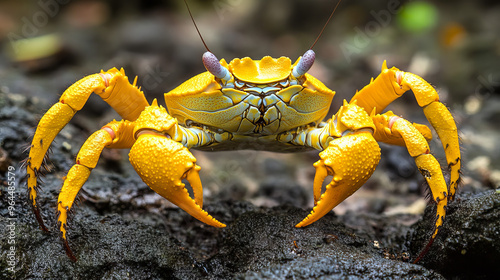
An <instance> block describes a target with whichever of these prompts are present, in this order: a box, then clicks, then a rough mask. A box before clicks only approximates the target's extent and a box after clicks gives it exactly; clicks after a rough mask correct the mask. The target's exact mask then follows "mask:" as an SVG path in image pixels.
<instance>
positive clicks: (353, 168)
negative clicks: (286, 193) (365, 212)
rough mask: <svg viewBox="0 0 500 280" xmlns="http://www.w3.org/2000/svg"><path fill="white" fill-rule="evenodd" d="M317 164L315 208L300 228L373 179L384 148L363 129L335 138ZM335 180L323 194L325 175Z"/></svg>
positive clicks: (299, 225)
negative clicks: (381, 148) (369, 179)
mask: <svg viewBox="0 0 500 280" xmlns="http://www.w3.org/2000/svg"><path fill="white" fill-rule="evenodd" d="M319 156H320V158H321V159H320V160H319V161H317V162H316V163H315V164H314V167H316V176H315V177H314V204H315V206H314V208H313V210H312V212H311V214H309V215H308V216H307V217H306V218H305V219H304V220H302V221H301V222H300V223H298V224H297V225H296V227H304V226H307V225H309V224H311V223H313V222H315V221H317V220H318V219H320V218H321V217H323V216H324V215H326V214H327V213H328V212H330V210H332V209H333V208H334V207H335V206H337V205H338V204H339V203H340V202H342V201H344V199H346V198H347V197H349V196H350V195H352V194H353V193H354V192H355V191H356V190H358V189H359V188H360V187H361V186H362V185H363V184H364V183H365V182H366V180H368V178H370V176H371V175H372V173H373V171H374V170H375V167H376V166H377V164H378V162H379V160H380V147H379V146H378V144H377V142H376V141H375V139H374V138H373V136H372V135H371V133H369V132H359V133H354V134H350V135H346V136H344V137H341V138H336V139H334V140H332V141H331V142H330V144H329V146H328V148H326V149H325V150H324V151H323V152H321V153H320V154H319ZM328 175H330V176H333V179H332V181H331V182H330V183H329V184H328V185H327V186H326V190H325V192H324V193H323V194H321V187H322V183H323V181H324V180H325V178H326V177H327V176H328Z"/></svg>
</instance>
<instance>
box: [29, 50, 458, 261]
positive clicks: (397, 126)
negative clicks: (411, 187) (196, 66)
mask: <svg viewBox="0 0 500 280" xmlns="http://www.w3.org/2000/svg"><path fill="white" fill-rule="evenodd" d="M313 61H314V52H312V50H309V51H307V52H306V53H305V54H304V56H303V57H302V58H299V59H298V60H297V61H296V62H295V63H294V64H292V63H291V60H290V59H289V58H286V57H281V58H278V59H275V58H271V57H264V58H262V59H261V60H252V59H250V58H243V59H234V60H233V61H231V62H230V63H229V64H227V63H226V62H225V60H221V61H219V60H217V59H216V58H215V56H214V55H213V54H211V53H208V54H207V53H205V55H204V56H203V62H204V64H205V67H206V68H207V70H208V71H207V72H205V73H202V74H199V75H197V76H195V77H193V78H191V79H190V80H188V81H186V82H184V83H183V84H181V85H180V86H178V87H177V88H175V89H174V90H172V91H170V92H168V93H166V94H165V102H166V106H167V108H164V107H163V106H160V105H158V102H157V101H156V100H154V101H153V102H152V103H151V104H149V103H148V102H147V101H146V98H145V97H144V94H143V93H142V92H141V91H140V90H139V89H138V88H137V87H136V86H135V84H136V81H134V82H133V83H132V84H131V83H130V82H129V80H128V78H127V77H126V76H125V72H124V71H123V70H117V69H115V68H113V69H110V70H108V71H102V72H101V73H99V74H94V75H90V76H88V77H85V78H83V79H81V80H80V81H78V82H76V83H75V84H74V85H72V86H70V87H69V88H68V89H67V90H66V91H65V92H64V93H63V95H62V96H61V98H60V100H59V102H58V103H56V104H55V105H54V106H52V107H51V108H50V109H49V111H48V112H47V113H46V114H45V115H44V116H43V117H42V119H41V120H40V123H39V124H38V127H37V130H36V133H35V135H34V138H33V141H32V144H31V149H30V153H29V157H28V158H27V161H26V171H27V177H28V178H27V185H28V190H29V198H30V200H31V202H32V206H33V209H34V213H35V216H36V218H37V220H38V222H39V224H40V225H41V227H42V229H44V230H47V229H46V228H45V226H44V223H43V220H42V217H41V214H40V210H39V205H38V204H37V200H36V197H37V188H38V187H39V185H40V183H39V181H38V179H39V177H40V170H41V168H42V166H43V165H44V163H45V159H46V152H47V149H48V148H49V145H50V143H51V142H52V141H53V139H54V137H55V136H56V135H57V134H58V133H59V131H60V130H61V129H62V128H63V127H64V126H65V125H66V124H67V123H68V122H69V121H70V119H71V118H72V117H73V115H74V114H75V113H76V112H77V111H78V110H80V109H81V108H82V107H83V106H84V104H85V102H86V101H87V99H88V98H89V96H90V94H92V93H96V94H98V95H99V96H101V97H102V99H103V100H105V101H106V102H107V103H108V104H109V105H110V106H111V107H112V108H114V109H115V110H116V111H117V112H118V113H119V114H120V115H121V116H122V118H123V120H121V121H112V122H110V123H108V124H107V125H105V126H104V127H103V128H102V129H100V130H98V131H96V132H95V133H94V134H92V135H91V136H90V137H89V138H88V139H87V141H86V142H85V143H84V144H83V146H82V148H81V150H80V152H79V153H78V155H77V158H76V164H75V165H74V166H73V167H72V168H71V169H70V170H69V172H68V175H67V176H66V179H65V181H64V184H63V187H62V189H61V192H60V194H59V198H58V206H57V211H58V217H57V219H58V223H59V226H58V227H59V230H60V232H61V234H62V239H63V241H64V245H65V249H66V253H67V254H68V256H69V257H70V258H72V259H74V260H76V258H75V257H74V254H73V253H72V251H71V250H70V248H69V244H68V241H67V214H68V211H69V210H70V209H71V207H72V205H73V202H74V200H75V198H76V196H77V194H78V191H79V190H80V189H81V187H82V186H83V184H84V183H85V181H86V180H87V178H88V177H89V175H90V172H91V170H92V169H93V168H94V167H95V166H96V165H97V161H98V159H99V156H100V154H101V152H102V150H103V149H104V148H130V153H129V159H130V162H131V164H132V165H133V166H134V169H135V170H136V171H137V173H138V174H139V175H140V176H141V178H142V179H143V181H144V182H145V183H146V184H147V185H148V186H150V187H151V188H152V189H153V190H155V191H156V192H157V193H158V194H160V195H161V196H163V197H165V198H166V199H168V200H169V201H171V202H172V203H174V204H176V205H178V206H179V207H180V208H182V209H183V210H185V211H186V212H188V213H189V214H191V215H192V216H193V217H195V218H197V219H199V220H200V221H202V222H204V223H206V224H209V225H212V226H215V227H224V226H225V225H224V224H223V223H221V222H219V221H218V220H216V219H215V218H213V217H212V216H210V215H209V214H208V213H207V212H205V211H204V210H203V209H202V207H203V197H202V193H203V192H202V184H201V180H200V177H199V175H198V173H199V170H200V167H199V166H198V165H197V164H196V158H195V157H194V156H193V155H192V154H191V153H190V151H189V149H190V148H196V149H202V150H210V151H216V150H234V149H255V150H273V151H278V152H289V151H299V150H306V149H316V150H319V151H321V152H320V154H319V155H320V160H318V161H317V162H316V163H315V164H314V167H315V168H316V175H315V178H314V183H313V189H314V192H313V193H314V208H313V209H312V211H311V214H309V216H307V217H305V218H304V219H303V220H302V221H301V222H299V223H298V224H297V225H296V226H297V227H303V226H307V225H309V224H311V223H313V222H315V221H317V220H318V219H320V218H321V217H322V216H324V215H325V214H326V213H328V212H329V211H330V210H332V209H333V208H334V207H335V206H336V205H338V204H339V203H340V202H342V201H343V200H344V199H345V198H347V197H349V196H350V195H351V194H353V193H354V192H355V191H356V190H357V189H358V188H360V187H361V186H362V185H363V184H364V183H365V182H366V180H367V179H368V178H369V177H370V176H371V175H372V173H373V172H374V170H375V168H376V166H377V164H378V162H379V160H380V148H379V146H378V143H377V142H386V143H389V144H395V145H402V146H405V147H407V149H408V152H409V154H410V155H411V156H412V157H414V158H415V162H416V164H417V167H418V168H419V170H420V171H421V173H422V174H423V175H424V177H425V178H426V180H427V182H428V183H429V186H430V189H431V192H432V197H433V199H434V200H435V201H436V203H437V210H436V211H437V212H436V222H435V228H434V231H433V234H432V237H431V241H430V242H429V245H428V246H427V248H428V247H429V246H430V244H431V243H432V240H433V239H434V238H435V236H436V235H437V233H438V230H439V228H440V226H441V225H442V224H443V219H444V216H445V214H446V205H447V203H448V200H451V199H453V196H454V194H455V191H456V188H457V186H458V182H459V171H460V149H459V144H458V135H457V129H456V125H455V122H454V120H453V118H452V116H451V114H450V112H449V111H448V109H447V108H446V107H445V106H444V105H443V104H442V103H441V102H440V101H439V97H438V94H437V93H436V91H435V90H434V88H433V87H432V86H430V85H429V84H428V83H427V82H425V81H424V80H423V79H422V78H420V77H418V76H417V75H414V74H412V73H408V72H403V71H400V70H398V69H397V68H394V67H393V68H390V69H389V68H387V67H386V64H385V62H384V64H383V66H382V72H381V74H380V75H379V76H378V77H377V78H376V79H372V81H371V82H370V84H369V85H367V86H366V87H364V88H363V89H361V90H360V91H358V92H357V93H356V94H355V95H354V97H353V98H352V99H351V101H349V102H347V101H345V100H344V103H343V105H342V106H341V108H340V109H339V111H338V112H337V113H336V114H335V115H333V116H332V117H331V118H330V119H328V120H326V121H323V119H324V118H325V116H326V115H327V113H328V111H329V109H330V104H331V101H332V99H333V97H334V94H335V93H334V92H333V91H331V90H330V89H328V88H327V87H326V86H325V85H324V84H323V83H321V82H320V81H319V80H317V79H315V78H314V77H313V76H311V75H309V74H307V73H306V72H307V70H308V69H309V68H310V67H311V66H312V62H313ZM410 89H411V90H412V91H413V93H414V95H415V98H416V99H417V102H418V104H419V105H420V106H421V107H423V108H424V113H425V115H426V116H427V118H428V120H429V122H430V123H431V125H432V126H433V127H434V129H435V130H436V131H437V133H438V135H439V137H440V139H441V141H442V143H443V147H444V149H445V152H446V158H447V161H448V166H449V168H450V172H451V179H450V185H449V186H447V184H446V182H445V180H444V177H443V174H442V173H441V167H440V165H439V163H438V162H437V161H436V159H435V158H434V156H432V154H430V150H429V146H428V143H427V141H429V140H430V139H431V137H432V136H431V131H430V129H429V128H428V127H427V126H425V125H420V124H412V123H410V122H408V121H407V120H405V119H403V118H401V117H399V116H396V115H394V114H393V113H392V112H390V111H388V112H385V113H382V112H383V110H384V109H385V107H386V106H387V105H389V104H390V103H391V102H392V101H394V100H395V99H397V98H398V97H400V96H401V95H402V94H403V93H404V92H406V91H408V90H410ZM167 109H168V111H167ZM328 176H331V178H332V179H331V182H329V183H328V185H327V186H326V188H325V189H324V191H323V190H322V183H323V181H324V180H325V179H326V178H327V177H328ZM183 179H186V180H187V181H188V182H189V183H190V185H191V187H192V189H193V196H194V197H193V198H192V197H190V196H189V193H188V191H187V190H186V189H185V188H184V184H183V183H182V180H183ZM424 251H425V250H424ZM424 253H425V252H424ZM421 256H422V255H421ZM421 256H419V257H418V258H417V260H418V259H419V258H420V257H421Z"/></svg>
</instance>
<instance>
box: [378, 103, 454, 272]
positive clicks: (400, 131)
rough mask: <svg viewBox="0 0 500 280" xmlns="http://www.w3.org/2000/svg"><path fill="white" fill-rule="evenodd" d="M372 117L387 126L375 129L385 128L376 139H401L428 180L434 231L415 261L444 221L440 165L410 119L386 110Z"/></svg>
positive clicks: (424, 250) (445, 189)
mask: <svg viewBox="0 0 500 280" xmlns="http://www.w3.org/2000/svg"><path fill="white" fill-rule="evenodd" d="M373 119H374V121H375V123H377V124H378V125H379V126H385V127H384V128H387V129H380V128H378V129H377V131H380V130H385V134H384V135H383V136H382V135H381V134H380V133H378V134H376V136H379V137H380V139H378V140H380V141H384V140H386V139H390V138H393V137H399V138H401V139H403V141H404V142H405V144H406V148H407V149H408V153H409V154H410V155H411V156H412V157H413V158H415V163H416V164H417V167H418V170H420V173H422V175H423V176H424V177H425V180H426V181H427V183H428V184H429V187H430V190H431V193H432V197H433V199H434V201H435V202H436V203H437V210H436V222H435V225H434V232H433V234H432V236H431V238H430V240H429V242H428V243H427V245H426V246H425V248H424V249H423V250H422V252H421V253H420V254H419V256H418V257H417V258H416V259H415V261H414V262H415V263H416V262H418V261H419V260H420V259H421V258H422V257H423V256H424V255H425V254H426V253H427V251H428V250H429V248H430V246H431V244H432V243H433V242H434V239H435V238H436V235H437V233H438V231H439V228H440V227H441V225H442V224H443V222H444V218H445V216H446V205H447V204H448V194H447V191H448V189H447V187H446V182H445V180H444V177H443V173H442V172H441V166H440V165H439V163H438V161H437V160H436V158H435V157H434V156H433V155H431V154H430V150H429V145H428V143H427V140H426V139H425V138H424V136H423V135H422V133H421V132H420V131H418V130H417V129H416V128H415V127H414V126H413V125H412V124H411V123H410V122H408V121H407V120H405V119H403V118H400V117H398V116H395V115H394V114H392V112H387V113H386V114H383V115H376V116H374V117H373Z"/></svg>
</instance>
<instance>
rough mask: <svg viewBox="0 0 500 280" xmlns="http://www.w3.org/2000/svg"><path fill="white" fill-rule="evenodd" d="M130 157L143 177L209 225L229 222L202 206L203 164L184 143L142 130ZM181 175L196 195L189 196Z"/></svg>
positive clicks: (221, 225)
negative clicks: (201, 170) (222, 221)
mask: <svg viewBox="0 0 500 280" xmlns="http://www.w3.org/2000/svg"><path fill="white" fill-rule="evenodd" d="M129 159H130V162H131V163H132V165H133V166H134V168H135V170H136V171H137V173H138V174H139V175H140V176H141V178H142V180H143V181H144V182H145V183H146V184H147V185H148V186H149V187H150V188H151V189H153V190H154V191H155V192H157V193H158V194H159V195H161V196H163V197H164V198H166V199H167V200H169V201H170V202H172V203H173V204H175V205H177V206H179V207H180V208H181V209H183V210H184V211H186V212H188V213H189V214H190V215H191V216H193V217H195V218H196V219H198V220H200V221H202V222H204V223H206V224H208V225H211V226H214V227H225V226H226V225H225V224H223V223H221V222H219V221H217V220H216V219H215V218H213V217H212V216H210V215H209V214H208V213H207V212H205V211H204V210H203V209H201V207H202V206H203V192H202V186H201V181H200V177H199V175H198V172H199V170H200V167H199V166H198V165H196V158H195V157H194V156H193V155H192V154H191V153H190V152H189V150H188V149H187V148H185V147H184V146H183V145H182V144H180V143H177V142H175V141H173V140H171V139H170V138H168V137H167V136H165V135H160V134H156V133H154V132H146V133H140V134H139V136H138V138H137V141H136V142H135V144H134V146H133V147H132V149H130V154H129ZM182 179H186V180H187V181H188V182H189V183H190V184H191V187H192V188H193V193H194V199H192V198H191V197H190V196H189V193H188V191H187V189H186V188H185V187H184V184H183V183H182V182H181V180H182Z"/></svg>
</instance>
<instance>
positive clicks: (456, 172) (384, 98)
mask: <svg viewBox="0 0 500 280" xmlns="http://www.w3.org/2000/svg"><path fill="white" fill-rule="evenodd" d="M409 90H411V91H412V92H413V94H414V95H415V99H416V100H417V103H418V105H419V106H420V107H422V108H423V111H424V114H425V116H426V117H427V120H428V121H429V123H430V124H431V125H432V127H433V128H434V129H435V130H436V132H437V134H438V136H439V138H440V139H441V143H442V145H443V148H444V151H445V154H446V160H447V162H448V168H449V169H450V186H449V187H448V192H447V194H448V199H449V200H453V198H454V196H455V193H456V191H457V188H458V185H459V184H460V166H461V157H460V144H459V138H458V130H457V126H456V123H455V120H454V119H453V116H452V115H451V113H450V111H449V110H448V108H446V106H445V105H444V104H443V103H441V102H440V101H439V95H438V93H437V92H436V90H435V89H434V88H433V87H432V86H431V85H430V84H429V83H428V82H426V81H425V80H424V79H422V78H421V77H419V76H418V75H415V74H413V73H410V72H404V71H401V70H399V69H397V68H396V67H392V68H390V69H388V68H387V64H386V62H385V61H384V63H383V65H382V71H381V73H380V75H379V76H378V77H377V78H375V79H372V80H371V81H370V84H368V85H367V86H365V87H364V88H363V89H361V90H360V91H358V92H357V93H356V94H355V95H354V96H353V98H352V99H351V101H350V103H352V102H354V101H356V102H357V105H358V106H361V107H363V108H364V109H365V110H366V111H367V112H369V113H370V112H372V111H374V113H376V114H380V113H381V112H382V111H384V109H385V108H386V107H387V106H388V105H389V104H390V103H392V102H393V101H394V100H396V99H397V98H399V97H401V96H402V95H403V94H404V93H405V92H407V91H409ZM375 124H376V123H375ZM417 126H418V125H417ZM421 127H423V126H421ZM424 129H425V128H424ZM419 130H420V128H419ZM426 138H428V137H427V136H426ZM428 139H429V138H428ZM377 140H378V139H377Z"/></svg>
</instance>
